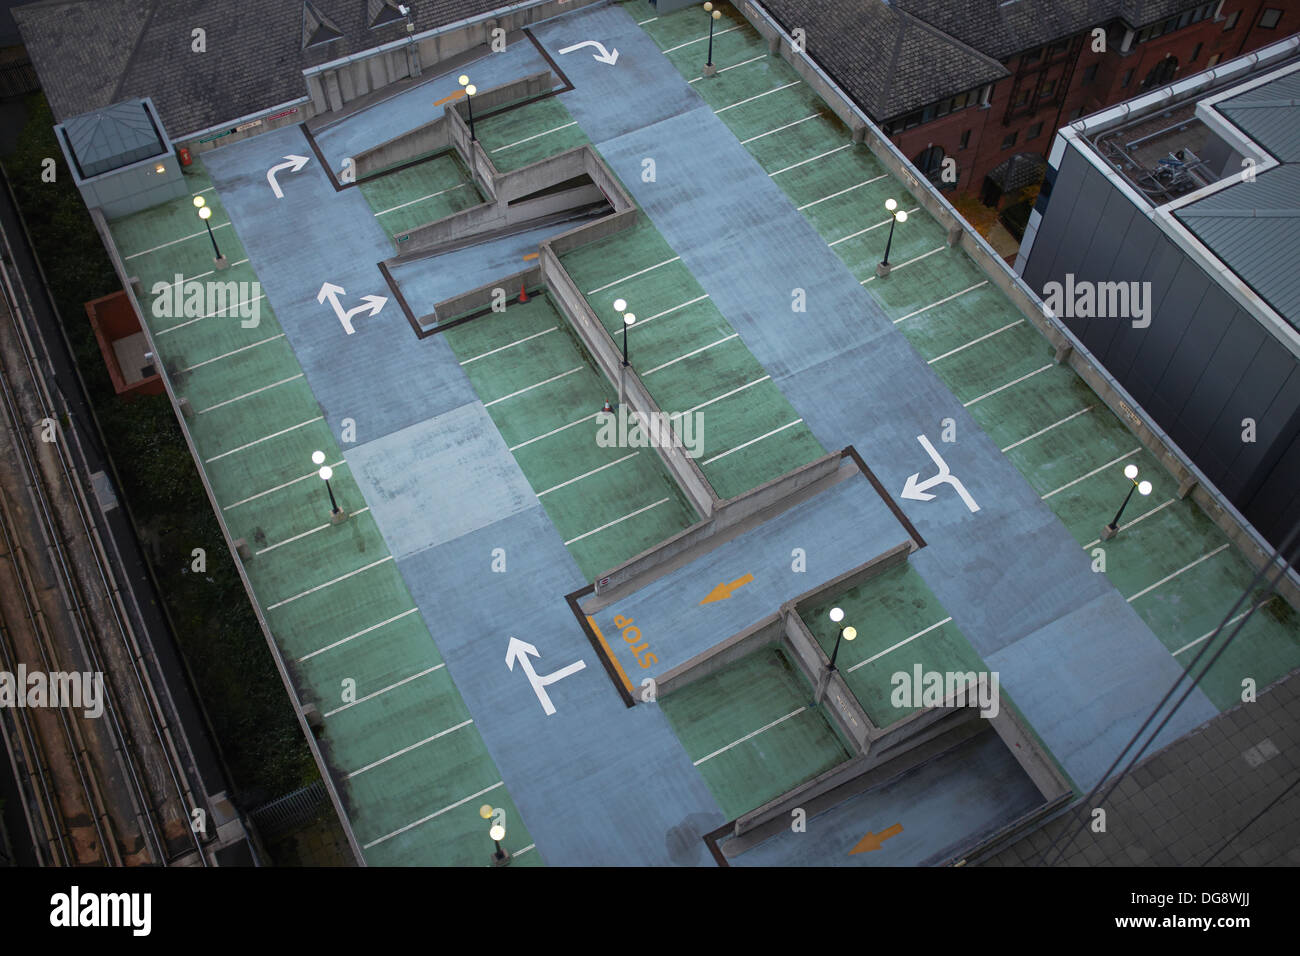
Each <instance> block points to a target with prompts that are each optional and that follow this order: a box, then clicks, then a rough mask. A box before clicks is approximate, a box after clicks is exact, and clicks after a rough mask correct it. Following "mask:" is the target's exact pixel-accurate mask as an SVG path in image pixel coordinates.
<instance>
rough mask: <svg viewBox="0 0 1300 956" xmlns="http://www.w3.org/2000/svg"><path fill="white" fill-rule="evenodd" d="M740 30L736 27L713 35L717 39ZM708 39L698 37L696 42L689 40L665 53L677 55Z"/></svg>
mask: <svg viewBox="0 0 1300 956" xmlns="http://www.w3.org/2000/svg"><path fill="white" fill-rule="evenodd" d="M739 29H740V27H738V26H735V27H727V29H725V30H719V31H718V32H717V33H715V34H713V35H714V36H715V37H720V36H722V35H723V34H724V33H735V32H736V31H737V30H739ZM707 39H708V37H707V36H702V37H697V38H696V39H694V40H687V41H686V42H685V43H679V44H677V45H676V46H670V47H669V48H668V49H666V50H664V53H676V52H677V51H678V50H682V49H685V48H686V47H688V46H691V45H692V44H695V43H703V42H704V41H705V40H707Z"/></svg>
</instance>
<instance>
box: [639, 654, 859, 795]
mask: <svg viewBox="0 0 1300 956" xmlns="http://www.w3.org/2000/svg"><path fill="white" fill-rule="evenodd" d="M811 704H812V688H811V687H810V686H809V685H808V683H807V681H805V680H804V679H803V677H802V676H801V675H800V674H799V673H798V672H797V671H795V670H794V669H793V667H792V666H791V665H790V662H789V661H788V660H787V659H786V657H785V655H784V654H783V653H781V652H780V651H778V650H775V649H771V648H767V649H764V650H760V651H756V652H754V653H753V654H751V655H749V656H748V657H745V658H743V659H741V660H739V661H737V662H735V663H734V664H731V665H730V666H728V667H726V668H725V669H723V670H721V671H719V672H717V673H716V674H711V675H710V676H708V677H704V678H701V679H700V680H698V681H696V682H695V683H693V684H689V685H687V686H686V687H684V688H682V689H681V690H679V691H677V692H676V693H674V694H671V695H669V696H667V697H661V698H660V699H659V706H660V707H661V708H662V709H663V712H664V716H666V717H667V718H668V722H669V723H670V724H671V725H672V727H673V730H674V732H675V733H676V734H677V736H678V739H680V740H681V742H682V746H683V747H684V748H685V750H686V753H687V754H688V755H689V756H690V758H691V760H692V761H693V762H694V763H695V765H696V766H697V767H698V768H699V771H700V776H701V777H703V778H704V782H705V784H707V785H708V788H709V790H710V792H712V794H713V796H714V799H716V800H717V801H718V805H719V806H720V807H721V808H722V812H723V813H725V814H726V815H727V819H729V820H734V819H735V818H736V817H738V816H740V815H741V814H742V813H746V812H748V811H750V810H753V809H755V808H757V807H760V806H762V805H763V804H764V803H766V802H768V801H769V800H772V799H774V798H775V797H778V796H780V795H781V794H783V793H785V792H786V791H787V790H790V789H792V788H794V787H797V786H798V785H799V784H801V783H803V782H804V781H806V780H810V779H811V778H813V777H815V776H817V774H819V773H822V772H824V771H826V770H829V769H830V768H832V767H834V766H835V765H836V764H839V763H842V762H843V761H845V760H847V759H848V758H849V750H848V748H847V747H846V746H845V745H844V743H843V742H842V741H841V740H840V738H839V736H838V735H837V734H836V733H835V731H834V730H833V728H832V727H831V724H830V722H829V721H828V720H827V718H826V716H825V715H824V714H823V713H822V711H821V710H819V709H818V708H816V707H814V706H812V705H811Z"/></svg>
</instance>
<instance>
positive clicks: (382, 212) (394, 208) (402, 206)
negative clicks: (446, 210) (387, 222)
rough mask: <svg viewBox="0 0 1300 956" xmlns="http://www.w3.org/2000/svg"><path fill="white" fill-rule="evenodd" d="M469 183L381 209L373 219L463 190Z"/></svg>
mask: <svg viewBox="0 0 1300 956" xmlns="http://www.w3.org/2000/svg"><path fill="white" fill-rule="evenodd" d="M468 185H469V183H457V184H456V185H455V186H448V187H447V188H446V189H439V190H438V191H437V192H436V193H429V195H427V196H421V197H420V198H419V199H412V200H411V201H410V202H404V203H399V204H398V205H396V206H390V207H389V208H388V209H381V210H380V211H379V212H377V213H375V218H378V217H380V216H387V215H388V214H389V213H390V212H397V210H399V209H405V208H406V207H407V206H414V205H415V204H416V203H418V202H424V201H425V200H426V199H432V198H433V197H434V196H441V195H442V194H443V193H449V192H451V191H452V190H453V189H463V188H465V187H466V186H468Z"/></svg>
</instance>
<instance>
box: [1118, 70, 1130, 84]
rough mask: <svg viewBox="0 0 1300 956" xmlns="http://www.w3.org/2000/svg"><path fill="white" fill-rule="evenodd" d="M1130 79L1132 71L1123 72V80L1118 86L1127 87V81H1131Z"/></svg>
mask: <svg viewBox="0 0 1300 956" xmlns="http://www.w3.org/2000/svg"><path fill="white" fill-rule="evenodd" d="M1131 79H1133V71H1132V70H1125V71H1124V79H1122V80H1121V81H1120V84H1119V85H1120V86H1121V87H1126V86H1128V83H1129V80H1131Z"/></svg>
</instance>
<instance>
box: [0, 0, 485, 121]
mask: <svg viewBox="0 0 1300 956" xmlns="http://www.w3.org/2000/svg"><path fill="white" fill-rule="evenodd" d="M310 5H311V8H312V10H313V11H314V13H311V12H308V10H307V6H306V4H305V3H304V0H44V2H40V3H32V4H27V5H25V6H21V7H16V8H14V11H13V14H14V19H15V20H17V21H18V26H19V29H20V30H21V31H22V35H23V40H24V43H25V44H26V47H27V52H28V55H29V56H30V57H31V59H32V63H33V64H34V65H35V66H36V70H37V72H38V73H39V74H40V77H41V85H42V87H43V89H44V90H45V95H46V96H47V97H48V98H49V101H50V106H51V108H52V109H53V110H54V115H55V117H56V118H57V119H59V120H62V119H64V118H65V117H70V116H76V115H79V114H82V113H88V112H91V111H92V110H96V109H99V108H102V107H105V106H108V105H110V104H113V103H117V102H119V101H121V100H126V99H132V98H136V97H146V96H147V97H152V98H153V101H154V106H155V108H156V109H157V110H158V115H159V117H160V118H161V120H162V122H163V125H164V127H166V129H167V131H168V133H169V134H171V135H174V136H182V135H185V134H188V133H194V132H197V131H199V130H202V129H206V128H208V127H210V126H215V125H217V124H219V123H224V122H226V121H229V120H233V119H237V118H238V117H241V116H246V115H248V114H249V113H256V112H259V111H261V110H264V109H267V108H269V107H272V106H277V105H279V104H280V103H285V102H288V101H290V100H296V99H300V98H301V97H303V96H304V95H305V94H306V92H307V87H306V84H305V82H304V81H303V78H302V71H303V70H304V69H306V68H308V67H311V66H316V65H319V64H321V63H327V62H329V61H331V60H336V59H339V58H341V57H345V56H348V55H350V54H353V53H359V52H361V51H363V50H369V49H372V48H374V47H377V46H381V45H383V44H385V43H391V42H393V41H394V40H399V39H401V38H402V37H404V36H406V26H405V22H406V21H405V18H403V17H402V16H401V15H400V14H399V15H397V16H393V14H394V13H396V11H395V9H391V8H395V6H396V5H395V4H388V3H384V2H383V0H379V2H376V0H310ZM505 5H506V2H505V0H415V2H411V3H409V4H408V6H410V7H411V13H412V19H413V22H414V24H415V30H416V32H417V33H419V32H422V31H425V30H431V29H433V28H434V27H439V26H444V25H446V24H448V23H455V22H456V21H458V20H463V19H466V18H468V17H473V16H478V15H480V14H484V13H488V12H490V11H492V10H496V9H500V8H501V7H502V6H505ZM376 21H378V22H379V24H380V25H379V26H378V27H377V28H374V29H372V28H371V23H373V22H376ZM196 28H202V29H203V30H204V31H205V34H206V37H205V39H206V47H207V51H206V52H204V53H195V52H193V51H192V50H191V44H192V42H193V41H192V35H191V31H193V30H194V29H196ZM331 29H332V30H335V31H337V32H338V33H340V34H341V36H339V38H338V39H335V40H332V41H329V42H324V43H320V44H318V45H314V46H308V47H307V48H306V49H304V46H303V45H304V39H305V38H310V37H311V36H316V37H318V38H320V39H324V38H325V35H324V34H322V33H321V31H322V30H324V31H326V33H328V31H330V30H331Z"/></svg>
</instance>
